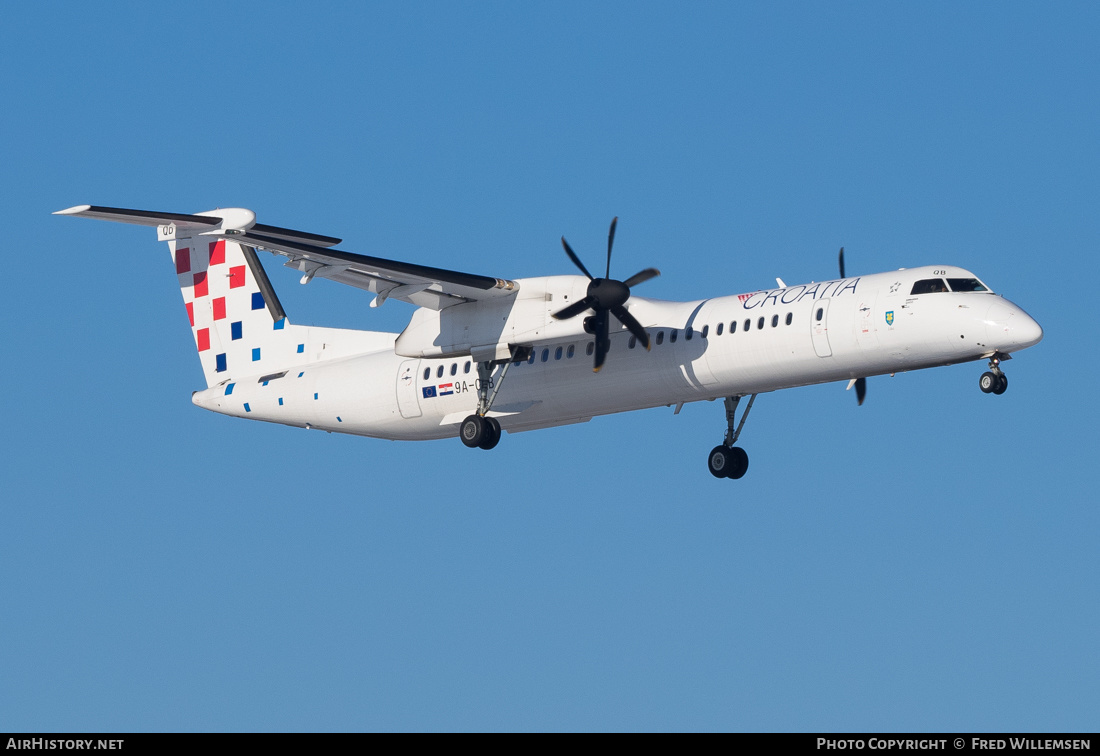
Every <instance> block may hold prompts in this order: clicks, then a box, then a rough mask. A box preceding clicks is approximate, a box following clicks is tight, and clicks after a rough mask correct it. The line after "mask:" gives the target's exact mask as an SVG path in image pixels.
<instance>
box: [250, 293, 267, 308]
mask: <svg viewBox="0 0 1100 756" xmlns="http://www.w3.org/2000/svg"><path fill="white" fill-rule="evenodd" d="M263 308H264V295H263V294H261V293H260V292H258V291H254V292H252V309H253V310H262V309H263Z"/></svg>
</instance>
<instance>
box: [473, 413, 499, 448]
mask: <svg viewBox="0 0 1100 756" xmlns="http://www.w3.org/2000/svg"><path fill="white" fill-rule="evenodd" d="M482 420H483V421H484V423H485V437H484V438H482V439H481V443H479V444H478V448H479V449H485V450H486V451H488V450H489V449H492V448H493V447H494V446H496V445H497V444H498V443H500V423H498V422H497V419H496V418H495V417H483V418H482Z"/></svg>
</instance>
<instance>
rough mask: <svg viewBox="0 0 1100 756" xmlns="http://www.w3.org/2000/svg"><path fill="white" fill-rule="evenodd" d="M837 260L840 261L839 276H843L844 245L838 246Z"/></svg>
mask: <svg viewBox="0 0 1100 756" xmlns="http://www.w3.org/2000/svg"><path fill="white" fill-rule="evenodd" d="M837 261H838V262H839V263H840V277H841V278H845V277H846V276H845V275H844V247H841V248H840V256H839V257H838V258H837Z"/></svg>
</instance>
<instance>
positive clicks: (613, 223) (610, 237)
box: [604, 215, 619, 278]
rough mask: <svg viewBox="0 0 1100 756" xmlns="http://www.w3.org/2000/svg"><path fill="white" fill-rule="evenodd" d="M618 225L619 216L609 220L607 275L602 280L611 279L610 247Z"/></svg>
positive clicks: (613, 241)
mask: <svg viewBox="0 0 1100 756" xmlns="http://www.w3.org/2000/svg"><path fill="white" fill-rule="evenodd" d="M618 225H619V216H617V215H616V216H615V217H614V218H612V219H611V230H610V231H608V232H607V273H605V274H604V278H611V245H613V244H614V243H615V227H616V226H618Z"/></svg>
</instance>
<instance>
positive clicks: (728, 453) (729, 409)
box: [707, 394, 756, 480]
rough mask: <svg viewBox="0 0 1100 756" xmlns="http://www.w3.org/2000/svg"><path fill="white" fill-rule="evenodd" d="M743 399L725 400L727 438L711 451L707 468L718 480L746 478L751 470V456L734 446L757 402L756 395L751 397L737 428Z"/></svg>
mask: <svg viewBox="0 0 1100 756" xmlns="http://www.w3.org/2000/svg"><path fill="white" fill-rule="evenodd" d="M741 398H742V397H740V396H727V397H726V399H725V403H726V437H725V439H724V440H723V441H722V445H721V446H716V447H714V448H713V449H711V450H710V455H709V456H708V457H707V467H708V468H709V469H710V474H711V475H713V476H714V477H716V478H732V479H733V480H737V479H738V478H740V477H742V476H744V474H745V473H746V472H747V471H748V469H749V455H748V454H746V453H745V450H744V449H742V448H741V447H739V446H734V444H735V443H737V439H738V437H739V436H740V435H741V429H742V428H743V427H745V420H746V419H748V416H749V411H750V410H752V404H753V402H755V401H756V394H753V395H752V396H750V397H749V403H748V405H747V406H746V407H745V412H744V413H743V414H742V415H741V422H740V423H737V424H736V428H735V427H734V423H735V422H736V420H737V405H738V404H739V403H740V402H741Z"/></svg>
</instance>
